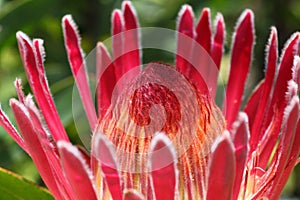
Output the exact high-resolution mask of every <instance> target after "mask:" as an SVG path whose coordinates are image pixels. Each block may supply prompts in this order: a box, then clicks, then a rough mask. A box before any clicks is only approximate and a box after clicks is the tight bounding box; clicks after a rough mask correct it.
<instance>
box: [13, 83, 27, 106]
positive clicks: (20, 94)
mask: <svg viewBox="0 0 300 200" xmlns="http://www.w3.org/2000/svg"><path fill="white" fill-rule="evenodd" d="M14 85H15V89H16V92H17V95H18V99H19V101H20V102H21V103H24V99H25V95H24V93H23V89H22V80H21V79H19V78H17V79H16V80H15V82H14Z"/></svg>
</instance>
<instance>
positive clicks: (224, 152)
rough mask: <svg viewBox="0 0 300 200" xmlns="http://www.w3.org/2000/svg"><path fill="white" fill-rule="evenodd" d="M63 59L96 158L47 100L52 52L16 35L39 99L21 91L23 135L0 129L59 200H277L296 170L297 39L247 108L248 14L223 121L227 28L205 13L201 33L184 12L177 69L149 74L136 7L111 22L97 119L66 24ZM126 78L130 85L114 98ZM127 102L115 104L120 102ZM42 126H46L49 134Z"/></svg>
mask: <svg viewBox="0 0 300 200" xmlns="http://www.w3.org/2000/svg"><path fill="white" fill-rule="evenodd" d="M62 26H63V32H64V39H65V46H66V51H67V54H68V58H69V62H70V65H71V69H72V72H73V75H74V78H75V82H76V84H77V87H78V89H79V94H80V97H81V99H82V102H83V107H84V109H85V111H86V115H87V118H88V121H89V125H90V129H91V132H93V138H92V151H91V155H88V154H87V153H86V152H85V151H84V150H82V148H79V147H77V146H74V145H72V144H71V143H70V141H69V139H68V136H67V133H66V132H65V130H64V128H63V125H62V123H61V120H60V119H59V116H58V113H57V110H56V107H55V104H54V101H53V99H52V96H51V94H50V90H49V87H48V83H47V79H46V75H45V71H44V66H43V62H44V54H45V53H44V49H43V41H42V40H40V39H34V40H30V39H29V38H28V37H27V36H26V35H25V34H24V33H22V32H18V33H17V40H18V45H19V49H20V54H21V57H22V61H23V64H24V66H25V70H26V74H27V78H28V81H29V83H30V86H31V88H32V91H33V95H34V97H35V98H36V102H37V104H38V108H37V107H36V106H35V104H34V102H33V100H32V97H31V95H28V96H25V95H24V94H23V91H22V86H21V80H19V79H17V80H16V82H15V87H16V91H17V94H18V100H17V99H12V100H11V101H10V105H11V108H12V110H13V113H14V116H15V119H16V123H17V126H18V129H19V131H20V133H21V134H19V133H18V132H17V130H16V129H15V128H14V127H13V125H12V124H11V123H10V121H9V119H8V118H7V116H6V115H5V113H4V112H3V111H2V110H1V109H0V124H1V126H2V127H3V128H4V129H5V130H6V131H7V132H8V134H9V135H11V137H12V138H13V139H14V140H15V141H16V142H17V143H18V144H19V145H20V146H21V147H22V148H23V149H24V151H26V152H27V153H28V154H29V155H30V156H31V158H32V160H33V161H34V163H35V164H36V166H37V168H38V170H39V172H40V174H41V176H42V178H43V180H44V182H45V184H46V185H47V187H48V189H49V190H50V191H51V193H52V194H53V196H54V197H55V199H58V200H60V199H61V200H65V199H72V200H73V199H79V200H81V199H105V200H107V199H114V200H119V199H125V200H129V199H131V200H139V199H157V200H162V199H164V200H165V199H167V200H168V199H170V200H171V199H263V198H266V199H278V198H279V196H280V193H281V191H282V190H283V187H284V185H285V183H286V182H287V179H288V177H289V175H290V174H291V172H292V170H293V168H294V167H295V165H296V164H297V163H298V162H299V153H300V125H299V109H300V107H299V97H298V93H299V89H298V84H299V82H300V81H299V80H300V79H299V77H300V76H299V73H300V70H299V69H300V67H299V66H300V58H299V57H298V55H297V54H298V52H299V49H298V48H299V40H300V34H299V33H295V34H293V35H292V36H291V38H290V39H289V40H288V41H287V43H286V45H285V47H284V49H283V51H282V53H281V54H282V55H281V57H280V59H279V58H278V39H277V31H276V29H275V28H274V27H272V28H271V34H270V39H269V42H268V45H267V47H266V70H265V71H266V72H265V78H264V79H263V80H262V81H261V82H260V83H259V85H258V86H257V87H256V88H255V90H254V92H253V94H252V95H251V96H250V98H249V100H248V101H247V102H246V105H245V108H243V109H241V102H242V96H243V91H244V87H245V82H246V79H247V75H248V71H249V67H250V65H251V60H252V57H253V47H254V40H255V35H254V16H253V13H252V11H251V10H245V11H244V12H243V14H242V15H241V17H240V18H239V20H238V23H237V26H236V28H235V33H234V34H233V39H232V50H231V62H230V74H229V80H228V84H227V87H226V95H225V101H224V104H223V108H222V109H223V113H222V112H221V111H220V109H219V108H218V107H217V105H216V104H215V103H214V100H213V99H214V97H215V93H216V89H217V88H216V87H217V79H218V71H219V69H220V67H222V66H221V58H222V53H223V47H224V40H225V24H224V20H223V17H222V15H221V14H217V16H216V20H215V24H214V28H212V26H211V19H210V10H209V9H207V8H205V9H203V11H202V13H201V15H200V17H199V20H198V22H197V23H196V24H194V13H193V11H192V8H191V7H190V6H188V5H184V6H183V7H182V10H181V11H180V12H179V16H178V23H177V32H176V37H177V50H176V60H175V65H176V67H172V66H170V65H166V64H162V63H159V61H155V62H154V63H149V64H147V65H146V66H145V67H143V68H139V66H140V65H141V48H140V30H139V23H138V19H137V16H136V12H135V10H134V8H133V6H132V5H131V3H130V2H129V1H124V2H123V7H122V10H115V11H114V12H113V14H112V35H113V37H112V56H110V54H109V52H108V50H107V49H106V47H105V45H104V44H103V43H99V44H98V45H97V53H96V59H97V60H96V65H97V66H96V71H97V74H96V75H97V78H98V79H99V80H98V87H97V112H98V113H97V112H96V109H95V106H94V104H93V101H92V96H91V92H90V90H89V81H88V78H89V77H88V75H87V73H86V70H87V69H86V64H85V60H84V55H83V51H82V50H81V47H80V38H79V33H78V30H77V27H76V25H75V22H74V21H73V19H72V17H71V16H70V15H67V16H65V17H64V18H63V20H62ZM124 76H126V80H127V82H126V84H125V85H122V87H116V85H117V83H118V82H119V81H120V80H122V78H123V77H124ZM114 92H116V94H117V95H118V96H117V98H116V99H113V93H114ZM44 121H45V123H43V122H44Z"/></svg>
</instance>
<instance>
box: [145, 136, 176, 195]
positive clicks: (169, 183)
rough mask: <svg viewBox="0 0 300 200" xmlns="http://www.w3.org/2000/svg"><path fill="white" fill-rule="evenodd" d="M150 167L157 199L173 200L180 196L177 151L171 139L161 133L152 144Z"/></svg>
mask: <svg viewBox="0 0 300 200" xmlns="http://www.w3.org/2000/svg"><path fill="white" fill-rule="evenodd" d="M149 153H150V159H149V161H148V162H149V166H150V170H151V181H152V187H153V191H154V193H155V197H156V199H165V200H169V199H170V200H173V199H176V198H177V195H178V171H177V167H176V165H177V158H176V153H175V149H174V147H173V145H172V142H171V141H170V139H169V138H168V137H167V136H166V135H165V134H164V133H159V134H156V135H155V136H154V138H153V139H152V141H151V144H150V149H149Z"/></svg>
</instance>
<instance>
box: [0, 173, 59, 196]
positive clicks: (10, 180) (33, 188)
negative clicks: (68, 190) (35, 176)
mask: <svg viewBox="0 0 300 200" xmlns="http://www.w3.org/2000/svg"><path fill="white" fill-rule="evenodd" d="M0 197H1V199H6V200H15V199H23V200H27V199H28V200H29V199H41V200H44V199H46V200H48V199H51V200H53V199H54V198H53V197H52V195H51V194H50V192H49V191H48V190H47V189H45V188H42V187H40V186H38V185H36V184H34V183H32V182H30V181H28V180H26V179H24V178H22V177H21V176H19V175H16V174H14V173H12V172H10V171H7V170H5V169H3V168H0Z"/></svg>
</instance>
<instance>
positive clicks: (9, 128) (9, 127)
mask: <svg viewBox="0 0 300 200" xmlns="http://www.w3.org/2000/svg"><path fill="white" fill-rule="evenodd" d="M0 126H2V127H3V128H4V130H5V131H6V132H7V133H8V134H9V135H10V136H11V137H12V138H13V139H14V140H15V141H16V143H17V144H18V145H19V146H20V147H21V148H22V149H23V150H24V151H26V152H27V153H28V150H27V147H26V145H25V143H24V140H23V138H22V137H21V136H20V135H19V133H18V131H17V130H16V128H15V127H14V125H13V124H12V123H11V122H10V120H9V119H8V117H7V116H6V114H5V113H4V112H3V110H2V108H1V106H0Z"/></svg>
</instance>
